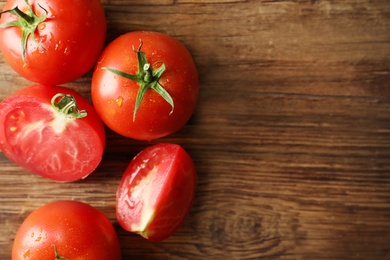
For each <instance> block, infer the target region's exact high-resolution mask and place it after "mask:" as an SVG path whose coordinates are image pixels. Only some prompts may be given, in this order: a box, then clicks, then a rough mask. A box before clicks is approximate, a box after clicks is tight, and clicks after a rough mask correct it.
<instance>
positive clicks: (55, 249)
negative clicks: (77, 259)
mask: <svg viewBox="0 0 390 260" xmlns="http://www.w3.org/2000/svg"><path fill="white" fill-rule="evenodd" d="M53 247H54V254H55V260H67V259H66V258H64V257H62V256H60V255H59V254H58V251H57V248H56V246H55V245H53Z"/></svg>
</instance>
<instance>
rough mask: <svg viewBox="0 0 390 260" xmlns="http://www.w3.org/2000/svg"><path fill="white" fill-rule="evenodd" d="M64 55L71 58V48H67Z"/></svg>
mask: <svg viewBox="0 0 390 260" xmlns="http://www.w3.org/2000/svg"><path fill="white" fill-rule="evenodd" d="M64 54H65V55H66V56H69V55H70V48H69V47H66V48H65V50H64Z"/></svg>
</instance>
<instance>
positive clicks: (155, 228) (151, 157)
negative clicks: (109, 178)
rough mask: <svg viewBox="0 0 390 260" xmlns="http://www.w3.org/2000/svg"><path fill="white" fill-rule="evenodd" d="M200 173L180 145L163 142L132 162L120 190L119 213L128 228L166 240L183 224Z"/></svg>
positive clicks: (142, 152) (146, 236) (118, 216)
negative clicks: (197, 173)
mask: <svg viewBox="0 0 390 260" xmlns="http://www.w3.org/2000/svg"><path fill="white" fill-rule="evenodd" d="M196 183H197V175H196V169H195V166H194V163H193V161H192V159H191V157H190V155H189V154H188V153H187V152H186V151H185V150H184V149H183V148H182V147H181V146H179V145H177V144H169V143H160V144H156V145H153V146H150V147H148V148H146V149H144V150H143V151H141V152H140V153H139V154H138V155H137V156H136V157H134V159H133V160H132V161H131V162H130V164H129V166H128V168H127V169H126V171H125V173H124V175H123V177H122V180H121V182H120V184H119V187H118V190H117V195H116V196H117V198H116V214H117V219H118V222H119V224H120V225H121V226H122V227H123V228H124V229H125V230H127V231H130V232H135V233H139V234H140V235H142V236H143V237H145V238H147V239H148V240H150V241H162V240H164V239H166V238H168V237H170V236H171V235H172V234H174V233H175V232H176V230H177V229H178V228H179V227H180V225H181V224H182V222H183V221H184V219H185V218H186V216H187V215H188V212H189V210H190V208H191V205H192V203H193V201H194V196H195V189H196Z"/></svg>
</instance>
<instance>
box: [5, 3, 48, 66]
mask: <svg viewBox="0 0 390 260" xmlns="http://www.w3.org/2000/svg"><path fill="white" fill-rule="evenodd" d="M25 2H26V4H27V6H28V9H27V10H26V12H22V11H21V10H20V9H19V8H18V6H15V7H14V8H12V9H10V10H5V11H3V12H0V15H2V14H4V13H11V14H13V15H15V16H17V17H18V18H19V19H16V20H14V21H11V22H7V23H2V24H0V28H8V27H19V28H20V29H21V30H22V37H21V44H22V60H23V62H24V64H25V65H26V50H27V40H28V38H29V37H30V36H31V39H32V40H33V41H34V42H35V43H36V44H38V46H39V47H40V48H42V49H45V48H44V47H43V46H41V45H40V44H39V43H38V42H37V41H36V39H35V36H34V32H35V31H36V30H37V27H38V25H39V24H40V23H42V22H43V21H45V20H46V18H47V14H48V12H47V10H46V9H45V8H43V7H42V6H41V5H39V7H40V8H42V10H44V11H45V13H46V14H45V15H43V16H37V15H36V13H34V11H33V10H32V7H31V5H30V4H29V3H28V0H25Z"/></svg>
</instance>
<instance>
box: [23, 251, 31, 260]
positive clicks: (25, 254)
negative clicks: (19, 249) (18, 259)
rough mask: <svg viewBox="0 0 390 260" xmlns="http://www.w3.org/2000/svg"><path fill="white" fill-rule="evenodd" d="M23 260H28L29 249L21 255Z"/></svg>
mask: <svg viewBox="0 0 390 260" xmlns="http://www.w3.org/2000/svg"><path fill="white" fill-rule="evenodd" d="M23 258H24V259H30V249H28V250H27V251H26V252H25V253H24V254H23Z"/></svg>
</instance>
